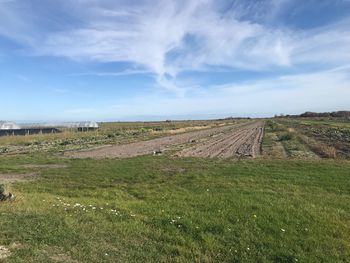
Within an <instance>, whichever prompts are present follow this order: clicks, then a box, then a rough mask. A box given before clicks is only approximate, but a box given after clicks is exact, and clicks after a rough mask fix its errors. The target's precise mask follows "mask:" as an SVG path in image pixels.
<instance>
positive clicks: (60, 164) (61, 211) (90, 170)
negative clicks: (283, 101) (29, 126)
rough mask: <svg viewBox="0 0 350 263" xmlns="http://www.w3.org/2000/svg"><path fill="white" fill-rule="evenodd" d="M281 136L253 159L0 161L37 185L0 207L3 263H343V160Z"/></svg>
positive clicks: (19, 189)
mask: <svg viewBox="0 0 350 263" xmlns="http://www.w3.org/2000/svg"><path fill="white" fill-rule="evenodd" d="M280 125H281V126H278V127H277V128H276V127H272V128H271V127H270V128H269V127H267V128H266V134H265V139H264V144H263V151H264V154H263V156H262V157H261V158H258V159H254V160H219V159H201V158H173V157H172V156H171V155H164V156H142V157H137V158H130V159H123V160H106V159H102V160H93V159H69V158H62V157H60V156H57V155H56V154H53V153H39V152H35V153H27V154H21V155H1V156H0V174H13V175H16V174H31V175H32V177H33V179H35V180H31V181H22V182H21V181H19V182H16V183H13V184H9V185H7V190H9V191H11V192H13V193H14V194H15V195H16V200H15V201H12V202H2V203H0V221H1V224H0V233H1V234H0V247H1V246H3V247H6V248H7V249H8V250H9V251H11V253H12V254H11V256H9V257H6V259H4V262H140V261H143V262H349V258H350V205H349V204H350V161H349V160H348V159H344V158H321V157H319V156H317V154H315V153H314V152H313V151H311V150H310V149H309V148H308V147H307V146H305V145H303V144H302V143H301V142H300V141H299V140H296V139H295V138H296V137H292V138H289V137H288V138H289V139H285V138H284V137H281V134H282V135H283V134H284V133H285V132H286V131H287V132H288V126H287V125H286V124H285V123H281V124H280ZM283 125H284V126H283ZM286 129H287V130H286ZM281 147H282V149H283V150H281ZM288 147H289V148H288ZM295 147H300V148H298V150H295V151H304V152H311V153H312V154H313V155H312V156H311V155H310V156H308V157H305V155H302V156H303V157H302V158H300V156H299V155H297V156H294V155H292V154H291V153H292V152H293V150H290V151H288V149H295ZM302 147H304V148H302ZM281 152H282V153H283V152H284V153H285V154H286V156H283V154H282V155H281ZM0 253H1V250H0ZM0 255H1V254H0ZM0 261H1V259H0Z"/></svg>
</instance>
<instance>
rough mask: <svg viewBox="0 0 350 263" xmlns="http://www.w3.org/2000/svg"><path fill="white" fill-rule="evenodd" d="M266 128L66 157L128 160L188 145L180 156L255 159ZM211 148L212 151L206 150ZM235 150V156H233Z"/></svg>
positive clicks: (217, 131)
mask: <svg viewBox="0 0 350 263" xmlns="http://www.w3.org/2000/svg"><path fill="white" fill-rule="evenodd" d="M262 127H263V123H262V122H244V123H238V124H235V125H229V126H221V127H216V128H212V129H208V130H200V131H195V132H188V133H184V134H178V135H172V136H167V137H162V138H157V139H153V140H148V141H140V142H134V143H130V144H124V145H113V146H106V147H101V148H98V149H92V150H85V151H77V152H67V153H66V154H65V155H66V156H69V157H74V158H97V159H99V158H128V157H134V156H139V155H145V154H152V153H154V152H164V151H166V150H169V149H171V148H172V147H173V146H177V145H184V146H185V147H186V146H187V147H190V148H189V149H188V150H184V151H182V152H180V154H179V155H180V156H206V157H214V156H218V157H224V158H225V157H231V156H236V155H250V156H252V157H255V156H256V155H258V153H259V149H260V142H261V138H262V130H263V128H262ZM199 140H204V141H205V143H204V145H202V143H196V142H198V141H199ZM193 143H195V146H194V147H191V146H192V145H193ZM206 145H207V146H206ZM208 146H209V148H208V149H206V148H207V147H208ZM233 150H234V152H232V151H233Z"/></svg>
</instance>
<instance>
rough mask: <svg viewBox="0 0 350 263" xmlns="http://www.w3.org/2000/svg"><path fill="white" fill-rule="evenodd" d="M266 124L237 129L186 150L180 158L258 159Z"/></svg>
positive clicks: (255, 124)
mask: <svg viewBox="0 0 350 263" xmlns="http://www.w3.org/2000/svg"><path fill="white" fill-rule="evenodd" d="M263 130H264V123H263V122H261V121H257V122H253V123H249V124H248V125H245V126H241V127H236V128H234V129H232V130H230V131H228V132H226V133H223V134H220V135H219V136H217V137H215V138H211V139H209V140H207V141H205V142H203V143H201V144H198V145H195V146H192V147H190V148H187V149H184V150H182V151H181V152H179V153H178V156H185V157H188V156H195V157H209V158H213V157H219V158H231V157H238V158H241V157H253V158H254V157H256V156H258V155H259V154H260V147H261V142H262V138H263Z"/></svg>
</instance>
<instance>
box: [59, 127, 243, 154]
mask: <svg viewBox="0 0 350 263" xmlns="http://www.w3.org/2000/svg"><path fill="white" fill-rule="evenodd" d="M245 125H247V123H238V124H234V125H228V126H221V127H215V128H211V129H207V130H200V131H193V132H188V133H183V134H177V135H171V136H166V137H162V138H157V139H153V140H148V141H140V142H134V143H130V144H124V145H113V146H106V147H101V148H98V149H92V150H85V151H76V152H66V153H65V155H66V156H69V157H74V158H97V159H98V158H128V157H133V156H138V155H145V154H152V153H153V152H163V151H166V150H168V149H170V148H171V147H173V146H176V145H181V144H186V143H190V142H192V143H193V142H196V141H198V140H200V139H202V138H207V137H214V136H215V135H218V134H221V133H226V132H227V131H230V130H232V129H236V128H238V127H241V126H245Z"/></svg>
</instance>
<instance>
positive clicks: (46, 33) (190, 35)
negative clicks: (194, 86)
mask: <svg viewBox="0 0 350 263" xmlns="http://www.w3.org/2000/svg"><path fill="white" fill-rule="evenodd" d="M288 2H289V1H272V0H271V1H267V2H266V4H265V5H264V8H261V7H259V6H258V5H257V4H256V3H254V1H247V2H241V1H238V2H237V1H236V2H233V4H231V6H227V5H225V4H224V3H225V1H214V0H191V1H175V0H169V1H160V0H159V1H139V2H138V4H137V5H126V4H125V3H124V1H69V0H65V1H62V3H63V4H62V6H61V7H62V8H65V11H66V12H70V16H72V17H77V18H79V21H80V23H79V24H77V25H75V26H74V27H72V28H63V29H59V30H41V31H40V30H39V29H40V25H38V24H37V23H38V22H40V20H37V21H36V22H31V20H30V19H29V18H28V16H26V15H23V14H22V13H20V12H19V11H18V10H19V9H18V8H17V9H16V8H15V7H16V4H15V3H18V2H17V1H15V0H14V1H11V2H8V1H6V2H0V4H2V5H6V6H5V8H2V9H1V10H2V11H0V14H1V15H3V18H1V19H0V22H2V23H1V24H3V26H2V27H0V34H2V35H5V36H7V37H13V38H14V39H16V40H17V41H19V42H22V43H26V44H27V45H28V46H29V47H31V49H32V51H33V52H34V53H35V54H37V55H50V56H63V57H68V58H71V59H74V60H83V61H84V60H87V61H96V62H102V63H105V62H131V63H133V64H135V65H137V66H138V67H141V68H142V70H144V71H148V72H151V73H152V74H154V76H155V80H156V81H157V83H158V84H159V85H160V86H162V87H164V88H166V89H168V90H170V91H174V92H176V93H179V94H184V92H183V91H182V90H181V89H182V88H181V87H178V86H177V85H176V84H175V83H176V81H173V80H174V79H176V77H177V75H178V73H181V72H183V71H186V70H203V69H205V68H207V67H208V66H218V67H228V68H232V69H240V70H255V71H269V70H275V69H276V68H277V69H278V68H290V67H298V66H300V65H304V64H310V63H322V64H332V66H340V65H342V63H345V62H346V61H348V60H349V58H350V57H349V56H350V55H349V54H350V45H349V43H350V21H349V20H344V21H343V22H342V23H338V24H334V25H330V26H327V27H324V28H318V29H312V30H294V29H290V28H286V27H282V26H279V25H278V24H273V25H271V24H269V23H267V22H266V21H271V19H273V17H274V16H276V15H277V14H278V12H279V10H281V9H282V8H283V6H284V5H285V4H286V3H288ZM18 6H20V5H19V4H17V7H18ZM260 6H261V5H260ZM225 8H226V9H225ZM269 8H270V9H269ZM223 10H225V11H223ZM268 10H270V11H271V12H270V13H271V15H268V13H267V11H268ZM78 12H79V14H78ZM9 24H13V25H12V26H11V27H12V28H11V27H10V28H9V29H6V28H8V27H7V26H8V25H9ZM38 28H39V29H38ZM25 32H30V33H29V34H26V33H25ZM33 32H34V33H33ZM335 46H336V47H337V48H334V47H335ZM116 74H118V73H116Z"/></svg>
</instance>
